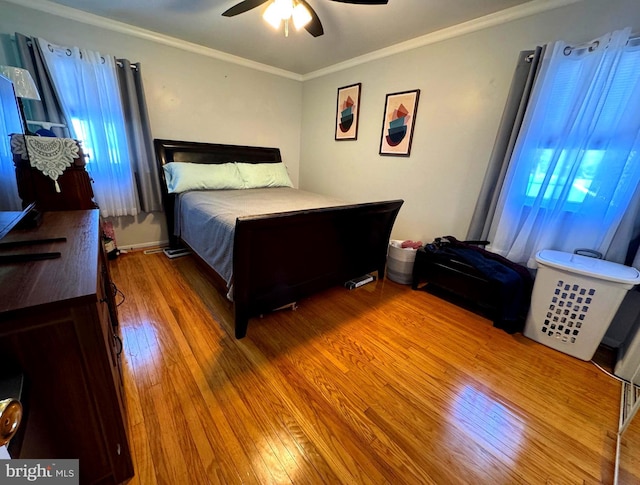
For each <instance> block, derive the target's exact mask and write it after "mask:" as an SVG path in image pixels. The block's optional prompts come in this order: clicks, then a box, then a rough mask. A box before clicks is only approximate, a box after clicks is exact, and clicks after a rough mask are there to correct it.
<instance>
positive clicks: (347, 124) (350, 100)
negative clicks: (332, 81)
mask: <svg viewBox="0 0 640 485" xmlns="http://www.w3.org/2000/svg"><path fill="white" fill-rule="evenodd" d="M361 87H362V83H358V84H352V85H350V86H345V87H343V88H338V108H337V110H336V140H357V139H358V118H359V114H360V88H361Z"/></svg>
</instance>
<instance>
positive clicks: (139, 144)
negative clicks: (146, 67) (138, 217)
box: [117, 59, 162, 212]
mask: <svg viewBox="0 0 640 485" xmlns="http://www.w3.org/2000/svg"><path fill="white" fill-rule="evenodd" d="M117 66H118V81H119V84H120V93H121V96H122V107H123V111H124V116H125V125H126V127H127V141H128V143H129V156H130V160H131V168H132V170H133V173H134V175H135V180H136V186H137V190H138V199H139V202H140V208H141V209H142V211H144V212H155V211H161V210H162V199H161V193H160V180H159V178H158V167H157V165H156V162H155V155H154V150H153V138H152V136H151V129H150V125H149V115H148V113H147V103H146V100H145V95H144V87H143V85H142V72H141V68H140V63H134V64H132V63H131V62H129V61H128V60H127V59H117Z"/></svg>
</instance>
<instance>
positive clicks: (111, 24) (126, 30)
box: [2, 0, 302, 81]
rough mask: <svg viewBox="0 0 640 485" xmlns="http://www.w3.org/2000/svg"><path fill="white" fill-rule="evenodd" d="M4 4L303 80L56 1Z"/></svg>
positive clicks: (17, 0)
mask: <svg viewBox="0 0 640 485" xmlns="http://www.w3.org/2000/svg"><path fill="white" fill-rule="evenodd" d="M2 1H4V2H7V3H13V4H15V5H19V6H21V7H26V8H30V9H33V10H38V11H40V12H45V13H48V14H51V15H56V16H58V17H63V18H66V19H69V20H75V21H77V22H81V23H83V24H88V25H93V26H95V27H100V28H103V29H106V30H111V31H114V32H119V33H121V34H127V35H131V36H133V37H138V38H140V39H145V40H150V41H152V42H157V43H159V44H163V45H166V46H169V47H175V48H176V49H182V50H185V51H188V52H192V53H194V54H200V55H203V56H206V57H212V58H214V59H218V60H220V61H226V62H230V63H232V64H237V65H240V66H243V67H248V68H250V69H255V70H257V71H262V72H266V73H268V74H273V75H275V76H280V77H284V78H287V79H293V80H294V81H302V75H301V74H297V73H295V72H291V71H286V70H284V69H278V68H276V67H273V66H269V65H267V64H262V63H260V62H255V61H251V60H249V59H245V58H244V57H239V56H234V55H232V54H227V53H226V52H222V51H218V50H215V49H211V48H210V47H205V46H202V45H199V44H194V43H192V42H187V41H185V40H182V39H177V38H175V37H171V36H169V35H164V34H160V33H158V32H154V31H152V30H147V29H143V28H140V27H136V26H133V25H130V24H126V23H124V22H119V21H117V20H111V19H108V18H105V17H100V16H99V15H94V14H91V13H88V12H83V11H82V10H78V9H75V8H71V7H67V6H65V5H60V4H57V3H53V2H49V1H48V0H2Z"/></svg>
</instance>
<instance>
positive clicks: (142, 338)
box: [121, 321, 160, 369]
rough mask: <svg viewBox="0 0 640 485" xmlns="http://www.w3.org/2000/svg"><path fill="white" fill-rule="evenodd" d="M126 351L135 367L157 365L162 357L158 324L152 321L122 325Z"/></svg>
mask: <svg viewBox="0 0 640 485" xmlns="http://www.w3.org/2000/svg"><path fill="white" fill-rule="evenodd" d="M121 331H122V337H123V341H124V347H125V352H126V354H127V356H128V357H129V361H130V363H131V364H132V366H133V368H134V369H142V368H144V367H146V366H148V365H153V366H155V365H156V364H157V363H158V359H159V358H160V343H159V342H158V331H157V329H156V324H155V323H154V322H151V321H145V322H141V323H140V324H138V325H123V326H122V327H121Z"/></svg>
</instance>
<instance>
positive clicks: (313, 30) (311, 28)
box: [299, 0, 324, 37]
mask: <svg viewBox="0 0 640 485" xmlns="http://www.w3.org/2000/svg"><path fill="white" fill-rule="evenodd" d="M299 1H300V3H301V4H303V5H304V6H305V7H307V9H308V10H309V13H310V14H311V20H310V21H309V23H308V24H307V25H305V26H304V28H305V30H306V31H307V32H309V33H310V34H311V35H313V36H314V37H320V36H321V35H323V34H324V29H323V28H322V23H321V22H320V18H319V17H318V14H317V13H316V11H315V10H314V9H313V8H311V5H309V4H308V3H307V2H306V1H305V0H299Z"/></svg>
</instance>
